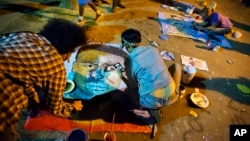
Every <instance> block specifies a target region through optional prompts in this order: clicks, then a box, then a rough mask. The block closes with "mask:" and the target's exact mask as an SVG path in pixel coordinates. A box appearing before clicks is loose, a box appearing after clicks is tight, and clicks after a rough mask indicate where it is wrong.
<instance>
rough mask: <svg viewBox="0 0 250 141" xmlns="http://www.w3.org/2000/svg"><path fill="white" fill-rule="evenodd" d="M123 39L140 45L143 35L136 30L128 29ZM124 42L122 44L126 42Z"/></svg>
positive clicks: (122, 36)
mask: <svg viewBox="0 0 250 141" xmlns="http://www.w3.org/2000/svg"><path fill="white" fill-rule="evenodd" d="M121 38H122V39H123V40H125V41H127V42H129V43H140V42H141V33H140V32H139V31H138V30H136V29H132V28H130V29H127V30H125V31H123V32H122V34H121ZM123 40H122V43H123V42H124V41H123Z"/></svg>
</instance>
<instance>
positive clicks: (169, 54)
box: [161, 51, 174, 61]
mask: <svg viewBox="0 0 250 141" xmlns="http://www.w3.org/2000/svg"><path fill="white" fill-rule="evenodd" d="M161 56H162V58H163V59H165V60H168V61H174V54H173V53H172V52H167V51H161Z"/></svg>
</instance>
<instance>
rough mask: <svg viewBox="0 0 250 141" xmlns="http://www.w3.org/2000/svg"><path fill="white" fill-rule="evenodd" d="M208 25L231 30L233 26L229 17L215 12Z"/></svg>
mask: <svg viewBox="0 0 250 141" xmlns="http://www.w3.org/2000/svg"><path fill="white" fill-rule="evenodd" d="M208 25H216V26H217V27H224V28H230V27H232V26H233V24H232V22H231V21H230V19H229V18H228V17H227V16H224V15H222V14H220V13H218V12H213V13H212V14H211V15H210V17H209V20H208Z"/></svg>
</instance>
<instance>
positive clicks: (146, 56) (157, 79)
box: [125, 47, 173, 96]
mask: <svg viewBox="0 0 250 141" xmlns="http://www.w3.org/2000/svg"><path fill="white" fill-rule="evenodd" d="M125 66H126V67H125V71H126V74H127V77H128V79H129V81H130V85H129V87H130V88H131V87H132V88H138V89H139V94H140V95H141V96H143V95H146V94H150V93H152V92H154V91H155V90H157V89H159V88H163V87H165V86H167V85H169V84H170V83H171V82H173V79H172V77H171V75H170V73H169V72H168V69H167V66H166V64H165V63H164V61H163V59H162V57H161V56H160V53H159V51H158V50H157V49H156V48H153V47H136V48H134V50H133V51H132V52H131V53H130V54H129V55H128V57H127V58H126V60H125Z"/></svg>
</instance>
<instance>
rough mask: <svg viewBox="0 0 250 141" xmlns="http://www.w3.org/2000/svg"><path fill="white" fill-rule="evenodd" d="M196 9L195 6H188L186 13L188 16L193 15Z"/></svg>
mask: <svg viewBox="0 0 250 141" xmlns="http://www.w3.org/2000/svg"><path fill="white" fill-rule="evenodd" d="M194 8H195V7H194V6H193V5H190V6H188V8H187V9H186V13H187V14H188V15H191V14H193V12H194Z"/></svg>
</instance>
